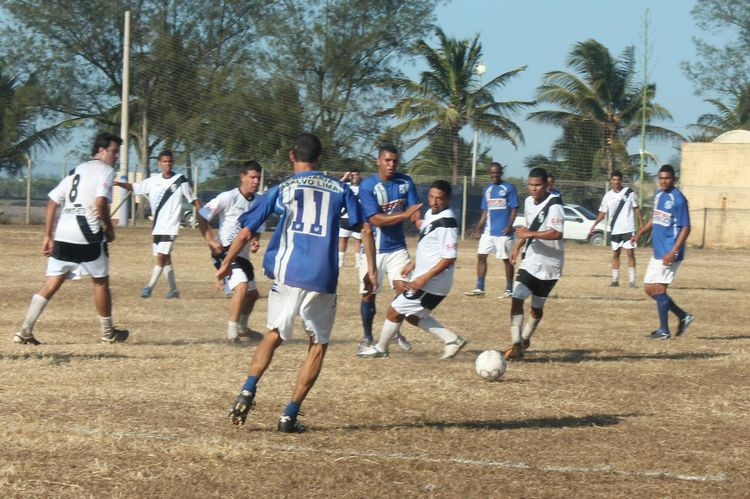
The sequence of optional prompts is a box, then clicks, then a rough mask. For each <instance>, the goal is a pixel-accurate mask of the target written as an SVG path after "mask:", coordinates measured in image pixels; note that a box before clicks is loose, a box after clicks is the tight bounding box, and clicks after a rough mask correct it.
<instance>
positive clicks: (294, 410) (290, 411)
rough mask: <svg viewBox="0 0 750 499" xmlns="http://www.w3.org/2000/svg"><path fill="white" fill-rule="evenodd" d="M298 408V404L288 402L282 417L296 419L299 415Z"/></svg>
mask: <svg viewBox="0 0 750 499" xmlns="http://www.w3.org/2000/svg"><path fill="white" fill-rule="evenodd" d="M299 406H300V403H299V402H294V401H292V402H289V403H288V404H287V405H286V407H285V408H284V416H288V417H290V418H292V419H297V415H299Z"/></svg>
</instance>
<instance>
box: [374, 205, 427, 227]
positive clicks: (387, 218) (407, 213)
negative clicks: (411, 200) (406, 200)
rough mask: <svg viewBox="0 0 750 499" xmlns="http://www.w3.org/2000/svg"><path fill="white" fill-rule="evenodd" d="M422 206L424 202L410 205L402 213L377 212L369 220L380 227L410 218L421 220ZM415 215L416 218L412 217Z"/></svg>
mask: <svg viewBox="0 0 750 499" xmlns="http://www.w3.org/2000/svg"><path fill="white" fill-rule="evenodd" d="M420 208H422V203H417V204H415V205H412V206H409V207H408V208H407V209H406V210H404V211H402V212H400V213H390V214H385V213H376V214H374V215H372V216H371V217H370V219H369V220H370V223H372V224H375V225H377V226H378V227H388V226H389V225H396V224H399V223H401V222H403V221H404V220H408V219H412V220H419V209H420ZM415 216H416V218H415V219H414V218H412V217H415ZM415 223H416V222H415Z"/></svg>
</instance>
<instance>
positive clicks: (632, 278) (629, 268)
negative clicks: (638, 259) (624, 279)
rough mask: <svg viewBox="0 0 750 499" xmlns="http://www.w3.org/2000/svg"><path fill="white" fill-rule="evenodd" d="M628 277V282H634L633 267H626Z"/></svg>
mask: <svg viewBox="0 0 750 499" xmlns="http://www.w3.org/2000/svg"><path fill="white" fill-rule="evenodd" d="M628 277H629V278H630V282H635V267H628Z"/></svg>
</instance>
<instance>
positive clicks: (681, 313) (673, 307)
mask: <svg viewBox="0 0 750 499" xmlns="http://www.w3.org/2000/svg"><path fill="white" fill-rule="evenodd" d="M666 296H667V299H669V310H670V311H671V312H672V313H673V314H675V315H676V316H677V317H679V319H680V320H682V319H684V318H685V316H686V315H687V313H686V312H685V311H684V310H682V309H681V308H680V307H678V306H677V304H676V303H675V302H673V301H672V297H671V296H669V295H666Z"/></svg>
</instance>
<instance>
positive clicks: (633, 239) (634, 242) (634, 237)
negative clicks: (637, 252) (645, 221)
mask: <svg viewBox="0 0 750 499" xmlns="http://www.w3.org/2000/svg"><path fill="white" fill-rule="evenodd" d="M639 235H640V234H635V235H634V236H633V237H631V238H630V244H633V245H635V244H638V239H640V237H638V236H639Z"/></svg>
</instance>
